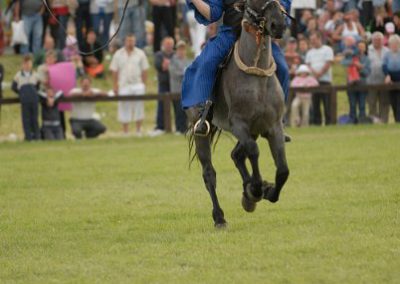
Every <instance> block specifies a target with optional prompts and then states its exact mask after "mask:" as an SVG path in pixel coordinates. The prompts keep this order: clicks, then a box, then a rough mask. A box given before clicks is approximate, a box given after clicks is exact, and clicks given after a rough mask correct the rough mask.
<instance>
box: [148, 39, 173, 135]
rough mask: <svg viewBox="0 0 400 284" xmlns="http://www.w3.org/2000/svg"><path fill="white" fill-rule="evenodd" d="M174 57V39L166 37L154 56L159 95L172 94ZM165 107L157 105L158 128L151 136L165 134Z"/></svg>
mask: <svg viewBox="0 0 400 284" xmlns="http://www.w3.org/2000/svg"><path fill="white" fill-rule="evenodd" d="M173 55H174V39H173V38H172V37H166V38H164V39H163V42H162V49H161V51H158V52H157V53H156V54H155V55H154V65H155V67H156V70H157V79H158V93H159V94H164V93H169V92H170V85H169V72H168V68H169V64H170V61H171V58H172V56H173ZM164 126H165V125H164V105H163V102H162V101H158V104H157V117H156V128H155V129H154V131H153V132H151V134H150V135H151V136H158V135H161V134H164V131H165V129H164Z"/></svg>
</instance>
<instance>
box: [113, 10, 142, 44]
mask: <svg viewBox="0 0 400 284" xmlns="http://www.w3.org/2000/svg"><path fill="white" fill-rule="evenodd" d="M122 12H123V9H121V8H120V9H119V18H120V19H121V18H122ZM145 22H146V11H145V7H144V6H143V5H138V6H132V7H129V8H128V9H127V10H126V13H125V18H124V21H123V23H122V25H121V30H120V31H119V35H118V36H119V39H120V41H121V43H122V44H123V42H124V40H125V37H126V36H127V35H128V34H134V35H135V37H136V45H137V47H139V48H143V47H145V46H146V27H145Z"/></svg>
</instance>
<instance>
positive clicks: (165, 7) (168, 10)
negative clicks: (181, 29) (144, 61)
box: [150, 0, 176, 53]
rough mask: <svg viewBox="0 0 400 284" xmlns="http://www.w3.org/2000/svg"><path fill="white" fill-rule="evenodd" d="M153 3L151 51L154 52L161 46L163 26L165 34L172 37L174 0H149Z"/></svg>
mask: <svg viewBox="0 0 400 284" xmlns="http://www.w3.org/2000/svg"><path fill="white" fill-rule="evenodd" d="M150 3H151V4H152V5H153V22H154V44H153V51H154V53H156V52H157V51H159V50H160V48H161V40H162V38H163V35H162V32H163V28H164V29H165V31H166V32H167V36H169V37H172V38H173V37H174V26H175V20H174V15H175V12H174V9H175V5H176V0H150Z"/></svg>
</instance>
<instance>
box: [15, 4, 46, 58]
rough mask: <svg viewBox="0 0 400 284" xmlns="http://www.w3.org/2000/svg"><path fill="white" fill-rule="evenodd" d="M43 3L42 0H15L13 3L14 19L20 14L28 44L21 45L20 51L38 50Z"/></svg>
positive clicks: (40, 41)
mask: <svg viewBox="0 0 400 284" xmlns="http://www.w3.org/2000/svg"><path fill="white" fill-rule="evenodd" d="M43 12H44V5H43V2H42V0H29V1H27V0H17V2H16V5H15V16H16V19H15V20H16V21H19V17H20V16H21V18H22V21H24V30H25V34H26V37H27V38H28V44H26V45H22V46H21V53H22V54H27V53H30V52H32V53H35V52H38V51H39V50H40V47H41V45H42V35H43V19H42V13H43Z"/></svg>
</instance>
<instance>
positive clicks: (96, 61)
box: [82, 30, 104, 77]
mask: <svg viewBox="0 0 400 284" xmlns="http://www.w3.org/2000/svg"><path fill="white" fill-rule="evenodd" d="M82 51H83V52H85V53H87V54H86V55H83V64H84V65H85V71H86V73H87V74H89V75H90V76H92V77H103V75H104V66H103V64H102V62H103V50H102V49H101V45H100V44H99V43H98V41H97V35H96V33H95V32H94V31H93V30H89V31H88V33H87V36H86V40H85V43H84V44H83V47H82ZM94 51H95V52H94ZM92 52H94V53H93V54H90V53H92Z"/></svg>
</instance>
